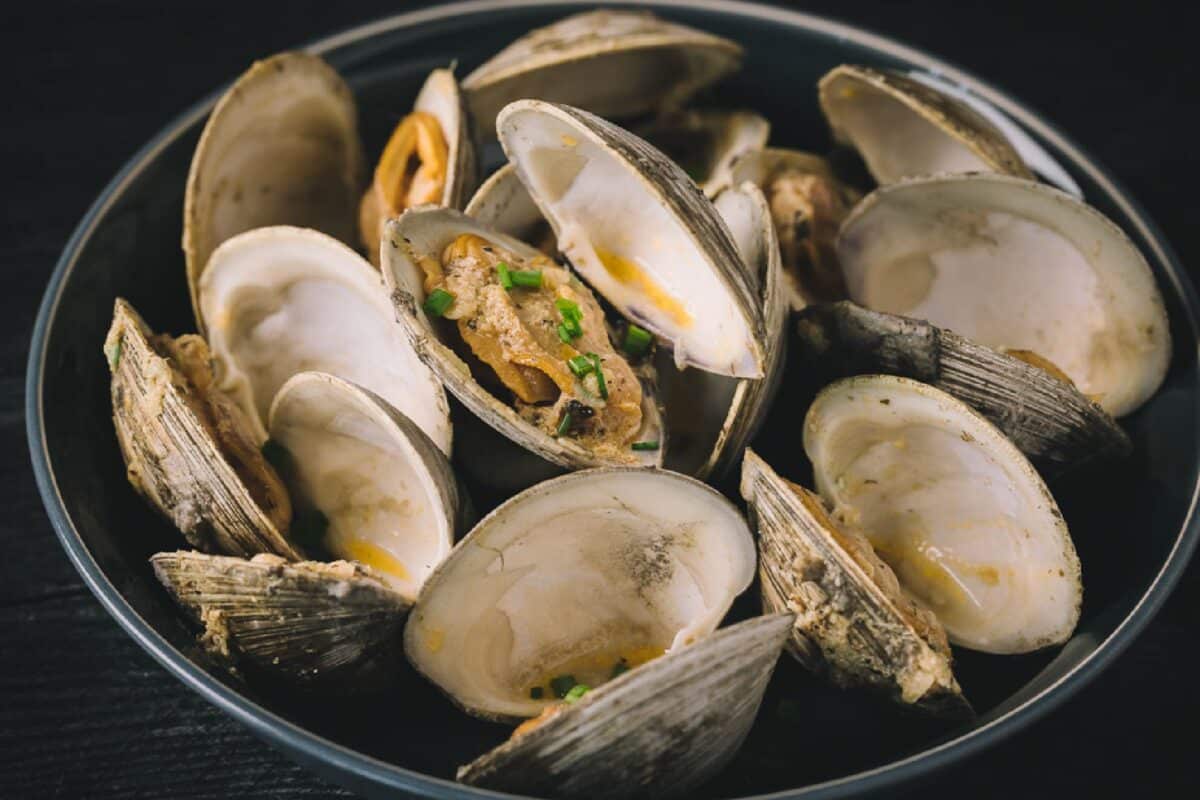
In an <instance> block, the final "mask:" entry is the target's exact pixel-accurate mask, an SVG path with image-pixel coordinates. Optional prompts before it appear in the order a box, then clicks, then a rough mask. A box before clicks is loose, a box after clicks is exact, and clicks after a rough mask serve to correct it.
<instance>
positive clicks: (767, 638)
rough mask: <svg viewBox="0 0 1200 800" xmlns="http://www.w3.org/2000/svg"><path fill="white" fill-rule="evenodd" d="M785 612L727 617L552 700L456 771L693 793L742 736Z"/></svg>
mask: <svg viewBox="0 0 1200 800" xmlns="http://www.w3.org/2000/svg"><path fill="white" fill-rule="evenodd" d="M791 618H792V616H791V614H773V615H770V616H764V617H756V618H754V619H750V620H746V621H745V622H741V623H738V624H736V625H731V626H729V627H728V628H724V629H722V630H719V631H717V632H716V633H714V634H713V635H711V636H709V637H708V638H706V639H704V640H702V641H700V642H697V643H696V644H694V645H692V646H690V647H685V648H683V649H682V650H679V651H676V652H674V653H671V654H669V655H665V656H663V657H662V658H659V659H656V660H655V661H653V662H650V663H648V664H646V665H644V666H641V667H638V668H637V669H633V670H630V671H629V672H627V673H625V674H623V675H621V676H620V677H618V678H616V679H614V680H612V681H611V682H610V683H607V684H605V685H604V686H601V687H600V688H598V689H593V690H590V691H587V692H586V693H584V694H582V696H580V697H579V698H577V699H573V701H572V702H569V703H565V704H564V705H561V706H556V707H552V709H551V710H550V711H549V712H548V713H547V714H546V718H545V719H544V720H541V719H539V720H536V721H534V722H536V723H537V724H536V727H532V728H530V729H527V730H520V729H518V731H517V733H516V734H514V736H513V738H512V739H510V740H509V741H508V742H506V743H504V744H502V745H500V746H499V747H497V748H496V749H494V750H492V751H491V752H490V753H487V754H485V755H483V756H481V757H479V758H477V759H476V760H475V761H472V762H471V763H470V764H468V765H466V766H465V767H461V768H459V770H458V779H459V780H460V781H462V782H464V783H469V784H472V785H475V786H483V787H487V788H489V789H494V790H498V791H505V792H519V793H521V794H524V795H531V796H532V795H536V796H538V797H546V796H554V797H567V798H587V799H588V800H592V798H609V799H610V800H618V799H620V800H625V798H651V797H653V798H659V797H663V798H667V797H687V796H690V794H691V792H693V791H694V790H695V789H696V787H698V786H699V785H700V784H702V783H703V782H704V781H706V780H708V779H709V778H710V777H712V776H713V775H715V774H716V773H717V772H719V771H720V770H721V768H722V767H724V766H725V765H726V764H727V763H729V761H731V760H732V759H733V757H734V755H735V754H736V753H737V750H738V748H739V747H740V746H741V744H742V742H743V741H744V740H745V738H746V734H747V733H748V732H749V730H750V726H751V724H753V722H754V717H755V715H756V714H757V712H758V708H759V705H760V704H761V702H762V696H763V692H764V691H765V689H766V686H767V683H768V681H769V680H770V677H771V673H772V672H773V671H774V668H775V663H776V662H777V661H778V659H779V654H780V651H781V648H782V646H783V641H784V639H785V638H786V636H787V633H788V629H789V627H790V625H789V623H790V621H791ZM568 697H570V695H568ZM527 724H529V723H527Z"/></svg>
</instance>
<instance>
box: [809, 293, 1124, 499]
mask: <svg viewBox="0 0 1200 800" xmlns="http://www.w3.org/2000/svg"><path fill="white" fill-rule="evenodd" d="M796 331H797V334H798V338H799V341H800V343H801V344H802V347H801V348H800V352H801V353H802V354H803V357H804V358H805V360H806V369H807V370H809V371H810V372H811V374H821V375H823V376H825V377H845V376H849V375H856V374H863V373H876V372H882V373H887V374H892V375H901V376H903V377H906V378H913V379H915V380H918V381H921V382H923V383H928V384H930V385H932V386H935V387H937V388H938V389H941V390H942V391H944V392H947V393H949V394H951V395H953V396H954V397H957V398H958V399H959V400H962V401H963V402H964V403H966V404H967V405H969V406H971V407H972V408H974V409H975V410H976V411H978V412H979V413H981V414H983V416H985V417H987V418H988V420H990V421H991V422H992V424H993V425H995V426H996V427H997V428H999V429H1000V430H1001V431H1002V432H1003V433H1004V434H1005V435H1006V436H1008V438H1009V439H1011V440H1012V441H1013V444H1015V445H1016V446H1017V447H1018V448H1020V449H1021V451H1022V452H1023V453H1025V455H1027V456H1028V457H1029V459H1030V460H1031V461H1032V462H1033V463H1034V464H1035V465H1036V466H1037V467H1038V469H1039V470H1041V472H1042V473H1043V474H1046V475H1050V476H1054V475H1057V474H1060V473H1062V472H1065V471H1067V470H1070V469H1074V468H1076V467H1079V466H1081V465H1083V464H1087V463H1090V462H1093V461H1102V460H1105V459H1109V458H1117V457H1121V456H1125V455H1128V454H1129V452H1130V450H1131V449H1132V444H1131V443H1130V441H1129V437H1128V436H1127V435H1126V434H1125V431H1123V430H1122V429H1121V427H1120V426H1119V425H1118V424H1117V422H1116V420H1114V419H1113V418H1112V417H1110V416H1109V415H1108V414H1107V413H1106V412H1105V411H1104V409H1103V408H1101V407H1100V406H1099V405H1098V404H1097V403H1095V402H1094V401H1092V400H1090V399H1089V398H1087V397H1085V396H1084V395H1083V394H1081V393H1080V392H1079V390H1078V389H1076V388H1075V386H1074V385H1073V384H1072V383H1071V382H1070V379H1069V378H1067V377H1066V376H1065V375H1061V374H1060V375H1058V376H1056V375H1055V374H1054V372H1053V368H1052V367H1051V368H1050V369H1049V370H1048V369H1046V368H1045V367H1044V366H1038V365H1036V362H1035V363H1030V360H1029V359H1030V355H1029V354H1020V353H1018V354H1016V355H1010V354H1008V353H1003V352H1000V351H999V350H993V349H991V348H989V347H984V346H983V345H979V344H976V343H975V342H972V341H970V340H969V339H964V338H963V337H961V336H959V335H958V334H956V333H954V332H953V331H948V330H942V329H941V328H938V327H935V326H933V325H930V324H929V323H927V322H922V321H921V320H915V319H908V318H906V317H897V316H893V315H891V314H882V313H880V312H877V311H868V310H867V309H865V308H860V307H859V306H856V305H854V304H853V303H851V302H849V301H842V302H840V303H834V304H822V305H815V306H809V307H808V308H806V309H804V310H803V311H801V312H800V314H799V315H798V317H797V320H796Z"/></svg>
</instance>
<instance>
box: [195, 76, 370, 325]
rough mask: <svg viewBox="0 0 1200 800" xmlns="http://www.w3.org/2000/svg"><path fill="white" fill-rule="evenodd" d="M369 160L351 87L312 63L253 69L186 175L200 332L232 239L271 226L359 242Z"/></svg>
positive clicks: (225, 103) (219, 112) (224, 105)
mask: <svg viewBox="0 0 1200 800" xmlns="http://www.w3.org/2000/svg"><path fill="white" fill-rule="evenodd" d="M362 173H363V154H362V144H361V142H360V141H359V138H358V111H357V109H356V108H355V105H354V97H353V95H352V94H351V92H350V88H349V87H348V86H347V85H346V83H345V81H343V80H342V78H341V77H340V76H339V75H338V74H337V72H335V71H334V70H333V68H332V67H330V66H329V65H328V64H326V63H325V62H324V61H322V60H321V59H320V58H318V57H317V56H313V55H309V54H307V53H281V54H279V55H276V56H272V57H271V58H268V59H265V60H263V61H256V62H255V63H254V65H253V66H251V67H250V69H248V70H247V71H246V72H245V73H243V74H242V76H241V77H240V78H238V79H237V81H236V82H235V83H234V84H233V86H232V87H230V89H229V91H227V92H226V93H225V94H224V96H222V97H221V99H220V100H219V101H218V102H217V105H216V107H215V108H214V109H213V112H212V115H211V116H210V117H209V118H208V122H207V124H205V126H204V132H203V133H202V134H201V136H200V143H199V144H198V145H197V146H196V154H195V156H194V157H193V158H192V165H191V170H190V171H189V172H188V180H187V189H186V192H185V195H184V210H183V252H184V256H185V257H186V260H187V277H188V287H189V288H190V290H191V295H192V308H193V310H194V311H195V313H196V321H197V324H198V325H199V326H200V331H201V332H204V331H205V327H204V324H205V320H204V319H203V315H202V314H201V313H200V277H201V275H202V274H203V273H204V270H205V267H206V266H207V264H208V259H209V256H210V255H212V252H213V251H214V250H216V249H217V247H218V246H219V245H220V244H221V243H222V242H224V241H225V240H226V239H229V238H231V237H233V236H236V235H237V234H239V233H242V232H243V231H248V230H251V229H253V228H261V227H265V226H268V225H296V226H300V227H307V228H315V229H317V230H319V231H322V232H324V233H327V234H329V235H330V236H333V237H335V238H337V239H340V240H341V241H343V242H354V241H355V240H356V238H357V237H356V235H355V232H356V226H355V218H356V212H357V208H358V197H359V192H360V191H361V186H362Z"/></svg>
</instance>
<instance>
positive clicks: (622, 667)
mask: <svg viewBox="0 0 1200 800" xmlns="http://www.w3.org/2000/svg"><path fill="white" fill-rule="evenodd" d="M626 672H629V662H628V661H626V660H625V659H623V658H622V659H621V660H620V661H618V662H617V663H616V664H613V669H612V675H611V676H609V677H611V678H615V677H617V676H618V675H624V674H625V673H626Z"/></svg>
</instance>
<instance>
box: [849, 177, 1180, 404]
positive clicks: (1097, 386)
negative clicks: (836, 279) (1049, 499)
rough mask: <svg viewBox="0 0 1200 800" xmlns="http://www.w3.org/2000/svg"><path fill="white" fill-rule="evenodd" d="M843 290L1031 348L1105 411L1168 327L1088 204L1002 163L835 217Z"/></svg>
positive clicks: (1142, 374) (1160, 368)
mask: <svg viewBox="0 0 1200 800" xmlns="http://www.w3.org/2000/svg"><path fill="white" fill-rule="evenodd" d="M838 256H839V259H840V260H841V264H842V269H843V272H844V274H845V278H846V287H847V290H848V291H849V294H850V297H851V299H853V300H854V301H855V302H857V303H859V304H861V305H863V306H866V307H867V308H871V309H874V310H877V311H885V312H888V313H892V314H902V315H904V316H909V317H916V318H920V319H926V320H929V321H930V322H932V323H933V324H935V325H937V326H939V327H943V328H950V329H951V330H953V331H955V332H956V333H959V334H961V335H963V336H966V337H967V338H969V339H973V340H975V341H977V342H979V343H980V344H983V345H987V346H989V347H997V348H1001V347H1006V348H1015V349H1022V350H1032V351H1034V352H1036V353H1037V354H1039V355H1041V356H1042V357H1044V358H1047V359H1049V360H1050V361H1052V362H1053V363H1054V364H1055V365H1057V366H1058V368H1059V369H1061V370H1062V371H1063V372H1065V373H1066V374H1067V375H1068V376H1070V378H1071V380H1072V381H1074V383H1075V385H1076V386H1077V387H1078V388H1079V390H1080V391H1082V392H1083V393H1084V394H1088V395H1093V396H1096V397H1097V399H1098V402H1099V403H1100V405H1102V406H1103V407H1104V409H1105V410H1106V411H1108V412H1109V413H1110V414H1113V415H1114V416H1120V415H1121V414H1125V413H1128V412H1129V411H1132V410H1133V409H1134V408H1136V407H1137V406H1138V405H1140V404H1141V403H1142V402H1144V401H1145V400H1146V399H1147V398H1149V397H1150V395H1152V394H1153V393H1154V391H1155V389H1157V388H1158V385H1159V384H1160V383H1161V382H1162V379H1163V377H1164V375H1165V373H1166V368H1167V361H1168V359H1169V358H1170V333H1169V330H1168V327H1167V318H1166V311H1165V310H1164V307H1163V302H1162V297H1161V295H1160V294H1159V292H1158V288H1157V286H1156V285H1155V283H1154V277H1153V275H1152V274H1151V272H1150V268H1149V266H1148V265H1147V264H1146V261H1145V259H1144V258H1142V256H1141V254H1140V253H1139V252H1138V251H1137V248H1135V247H1134V246H1133V244H1132V243H1131V242H1130V241H1129V239H1128V238H1127V237H1126V236H1125V235H1124V234H1123V233H1122V232H1121V231H1120V230H1119V229H1118V228H1117V227H1116V226H1115V225H1113V224H1112V223H1111V222H1109V221H1108V220H1107V219H1105V218H1104V217H1103V216H1101V215H1100V214H1099V213H1098V212H1096V211H1095V210H1093V209H1092V208H1090V207H1088V206H1086V205H1084V204H1083V203H1081V202H1079V201H1077V200H1075V199H1073V198H1071V197H1070V196H1068V195H1066V194H1063V193H1061V192H1059V191H1057V190H1055V189H1051V188H1050V187H1047V186H1044V185H1042V184H1038V183H1034V182H1032V181H1025V180H1021V179H1019V178H1010V177H1007V176H1001V175H975V176H941V177H937V178H929V179H922V180H916V181H911V182H907V183H904V184H899V185H896V186H891V187H886V188H884V189H881V190H879V191H877V192H876V193H875V194H874V195H872V196H870V197H869V198H868V199H867V200H865V201H864V202H863V203H862V204H860V206H859V208H858V209H857V210H856V211H855V212H854V213H853V215H852V216H851V217H850V219H848V220H847V221H846V223H845V224H844V225H843V227H842V231H841V235H840V237H839V240H838Z"/></svg>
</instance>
